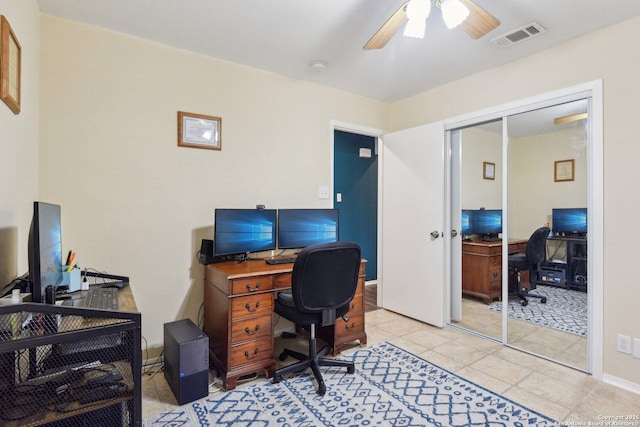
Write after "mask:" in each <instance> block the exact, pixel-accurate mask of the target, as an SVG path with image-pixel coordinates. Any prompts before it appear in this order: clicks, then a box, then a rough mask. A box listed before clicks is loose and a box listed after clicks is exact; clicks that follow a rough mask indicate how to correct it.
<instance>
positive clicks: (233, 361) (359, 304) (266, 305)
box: [204, 260, 367, 390]
mask: <svg viewBox="0 0 640 427" xmlns="http://www.w3.org/2000/svg"><path fill="white" fill-rule="evenodd" d="M365 263H366V261H365V260H363V261H362V264H361V266H360V274H359V278H358V288H357V290H356V294H355V296H354V298H353V301H352V302H351V308H350V310H349V312H348V313H347V315H346V316H347V317H348V318H349V321H348V322H345V321H344V320H343V319H342V318H339V319H337V320H336V324H335V325H333V326H329V327H319V328H317V330H316V334H317V337H318V338H320V339H321V340H323V341H325V342H326V343H328V344H329V346H331V347H332V348H333V353H334V354H338V353H340V351H341V349H342V347H343V346H344V344H346V343H349V342H351V341H354V340H359V341H360V344H361V345H364V344H366V343H367V335H366V333H365V331H364V281H365ZM292 270H293V263H289V264H279V265H269V264H267V263H265V262H264V260H249V261H245V262H242V263H238V262H235V261H231V262H221V263H217V264H209V265H207V268H206V271H205V285H204V332H205V334H207V336H208V337H209V356H210V358H211V361H212V362H213V364H214V365H215V366H216V368H217V369H218V373H219V374H220V376H221V377H222V379H223V385H224V387H225V389H227V390H232V389H234V388H235V387H236V383H237V380H238V378H240V377H241V376H243V375H247V374H251V373H253V372H256V371H259V370H262V369H264V370H266V373H267V378H271V377H272V376H273V372H274V371H275V360H274V354H273V352H274V350H273V338H274V337H273V328H274V321H273V319H274V313H273V307H274V299H275V294H276V292H278V291H284V290H287V289H290V288H291V271H292Z"/></svg>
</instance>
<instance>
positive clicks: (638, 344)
mask: <svg viewBox="0 0 640 427" xmlns="http://www.w3.org/2000/svg"><path fill="white" fill-rule="evenodd" d="M633 357H637V358H638V359H640V339H638V338H634V339H633Z"/></svg>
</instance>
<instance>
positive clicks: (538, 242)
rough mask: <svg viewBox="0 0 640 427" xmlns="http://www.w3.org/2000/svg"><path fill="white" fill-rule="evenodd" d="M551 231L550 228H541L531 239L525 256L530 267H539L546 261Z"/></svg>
mask: <svg viewBox="0 0 640 427" xmlns="http://www.w3.org/2000/svg"><path fill="white" fill-rule="evenodd" d="M549 231H551V230H549V227H540V228H538V229H537V230H536V231H534V232H533V234H532V235H531V237H529V241H528V242H527V248H526V250H525V254H526V255H527V262H528V263H529V265H530V266H537V265H540V264H541V263H543V262H544V261H546V256H547V237H548V236H549Z"/></svg>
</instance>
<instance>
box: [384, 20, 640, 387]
mask: <svg viewBox="0 0 640 427" xmlns="http://www.w3.org/2000/svg"><path fill="white" fill-rule="evenodd" d="M639 39H640V18H635V19H632V20H629V21H626V22H624V23H622V24H619V25H616V26H614V27H610V28H606V29H603V30H601V31H597V32H595V33H592V34H589V35H586V36H584V37H581V38H579V39H576V40H573V41H569V42H567V43H564V44H562V45H560V46H557V47H554V48H551V49H547V50H546V51H544V52H542V53H539V54H536V55H532V56H529V57H527V58H524V59H522V60H520V61H516V62H513V63H510V64H507V65H504V66H502V67H498V68H494V69H491V70H488V71H486V72H483V73H478V74H476V75H473V76H471V77H468V78H465V79H462V80H459V81H456V82H452V83H449V84H446V85H442V86H440V87H438V88H435V89H433V90H431V91H428V92H425V93H423V94H420V95H418V96H414V97H412V98H409V99H405V100H402V101H399V102H396V103H394V104H393V105H392V106H391V110H390V117H389V120H390V121H391V122H390V128H391V129H404V128H406V127H411V126H416V125H419V124H423V123H429V122H433V121H436V120H440V119H446V118H450V117H456V116H459V115H462V114H466V113H471V112H473V111H476V110H480V109H484V108H488V107H492V106H496V105H499V104H503V103H506V102H511V101H514V100H518V99H522V98H527V97H530V96H534V95H538V94H542V93H545V92H550V91H553V90H558V89H561V88H564V87H569V86H572V85H576V84H580V83H584V82H588V81H592V80H597V79H603V85H604V171H605V172H604V173H605V176H604V191H605V194H604V203H605V205H604V231H605V234H604V254H605V255H604V260H602V262H603V264H604V343H603V345H604V372H605V374H608V375H612V376H615V377H617V378H621V379H623V380H626V381H629V382H631V383H633V384H636V387H637V384H640V359H636V358H633V357H632V356H630V355H627V354H623V353H618V352H617V351H616V334H617V333H622V334H625V335H629V336H632V337H635V338H640V322H639V321H638V314H637V313H638V307H640V292H636V291H635V290H633V289H634V286H635V283H636V282H637V280H636V276H637V274H636V272H635V270H634V269H633V268H631V267H630V266H632V265H634V263H635V262H636V259H637V258H638V254H639V251H638V249H637V247H638V246H637V245H636V244H635V239H634V238H633V234H631V233H632V228H631V226H632V225H633V224H636V223H637V218H636V217H637V215H636V212H637V211H638V209H639V207H640V206H639V200H640V197H638V196H639V194H638V189H637V185H636V184H635V183H636V182H638V181H639V180H640V175H639V174H640V170H639V169H638V167H637V166H636V160H637V159H638V158H640V144H638V143H637V142H636V135H637V122H638V116H640V103H638V100H639V99H640V80H638V78H637V76H638V75H639V74H640V55H637V54H636V52H637V46H636V44H637V43H636V41H637V40H639Z"/></svg>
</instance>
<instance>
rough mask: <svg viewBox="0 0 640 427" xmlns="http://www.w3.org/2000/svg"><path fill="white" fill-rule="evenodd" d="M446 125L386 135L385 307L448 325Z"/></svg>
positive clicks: (431, 125) (383, 276)
mask: <svg viewBox="0 0 640 427" xmlns="http://www.w3.org/2000/svg"><path fill="white" fill-rule="evenodd" d="M444 147H445V144H444V125H443V123H442V122H437V123H431V124H428V125H424V126H419V127H416V128H412V129H406V130H402V131H399V132H394V133H391V134H388V135H385V136H384V144H383V150H382V156H383V161H382V181H383V182H382V275H381V276H382V306H383V307H384V308H386V309H388V310H392V311H395V312H397V313H400V314H403V315H405V316H409V317H412V318H414V319H417V320H420V321H423V322H426V323H430V324H432V325H435V326H439V327H442V326H444V323H445V319H444V308H445V298H444V290H445V287H444V283H443V282H444V269H445V266H444V257H445V250H444V249H445V244H444V239H445V238H448V236H445V234H444V192H445V182H444V170H445V167H444V166H445V164H444V162H445V151H444Z"/></svg>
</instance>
